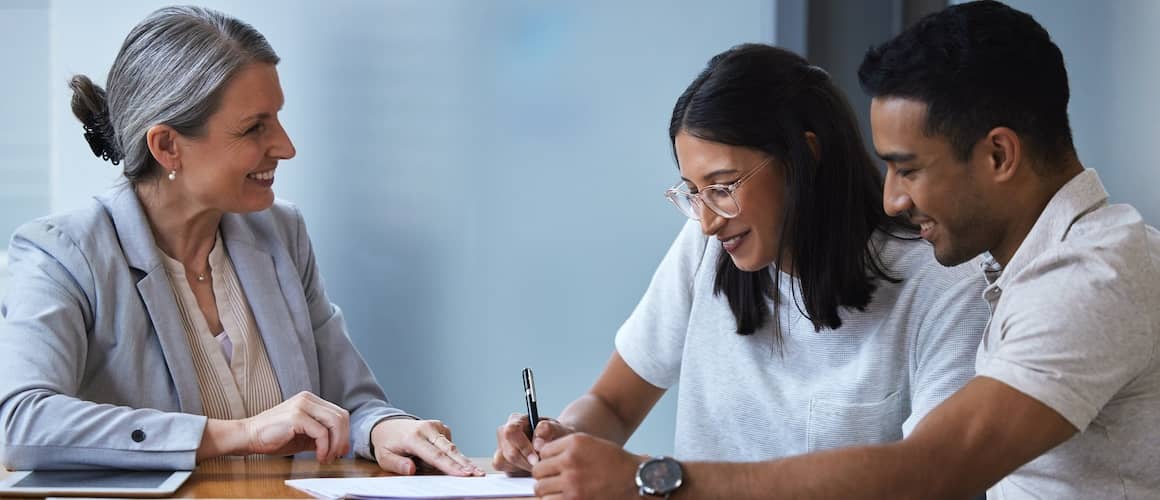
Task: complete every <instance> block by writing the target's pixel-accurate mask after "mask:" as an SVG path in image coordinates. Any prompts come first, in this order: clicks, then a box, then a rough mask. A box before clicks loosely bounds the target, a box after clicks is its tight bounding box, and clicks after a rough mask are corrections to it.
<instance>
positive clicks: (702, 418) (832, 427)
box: [616, 222, 988, 461]
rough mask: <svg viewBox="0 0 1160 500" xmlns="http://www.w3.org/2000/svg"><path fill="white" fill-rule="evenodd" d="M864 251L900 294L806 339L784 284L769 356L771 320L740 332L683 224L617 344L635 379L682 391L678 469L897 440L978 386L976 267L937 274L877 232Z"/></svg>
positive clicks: (713, 246)
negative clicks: (871, 249)
mask: <svg viewBox="0 0 1160 500" xmlns="http://www.w3.org/2000/svg"><path fill="white" fill-rule="evenodd" d="M871 244H872V245H875V246H876V248H879V249H880V254H881V257H882V262H883V263H884V264H885V265H886V267H887V269H888V270H889V271H890V274H891V275H892V276H894V277H896V278H902V282H900V283H897V284H894V283H888V282H885V281H879V283H878V290H877V291H876V292H875V293H874V296H873V299H872V301H871V302H870V304H869V305H868V306H867V307H866V310H865V311H864V312H861V311H857V310H855V309H843V310H841V312H840V314H841V317H842V327H841V328H839V329H838V330H829V329H823V330H822V331H821V332H816V331H814V328H813V325H812V324H811V323H810V321H809V320H808V319H806V318H805V317H803V315H802V313H801V312H800V311H799V308H798V307H795V306H794V302H793V299H792V298H790V297H791V295H790V293H791V291H792V290H793V288H791V287H798V292H797V294H796V296H797V298H798V301H799V303H800V301H801V296H802V295H801V291H800V284H799V283H798V282H797V281H795V280H793V279H792V278H791V277H790V276H788V275H785V274H783V275H782V280H781V284H782V285H781V289H780V290H779V291H778V293H781V294H782V304H783V307H782V308H781V309H782V310H781V311H779V314H781V322H782V329H783V333H782V335H783V339H784V343H783V350H782V351H781V353H780V354H779V352H778V351H777V350H776V348H775V346H774V344H773V336H772V335H773V333H772V325H771V323H773V322H772V321H769V322H768V323H769V324H767V325H766V326H765V327H764V328H762V329H759V330H758V331H757V332H755V333H754V334H752V335H748V336H741V335H738V334H737V333H736V320H735V319H734V317H733V313H732V312H731V310H730V309H729V304H728V301H727V299H726V298H725V296H724V295H714V294H713V280H714V276H715V275H716V262H717V258H718V256H719V255H720V253H721V252H722V249H721V243H720V242H719V241H717V239H716V238H707V237H706V236H704V235H703V234H701V230H700V226H699V225H698V224H697V223H696V222H690V223H688V224H686V225H685V227H684V229H683V230H682V231H681V233H680V235H678V236H677V239H676V241H675V242H674V243H673V245H672V248H671V249H670V250H669V252H668V254H667V255H666V256H665V258H664V260H663V261H662V262H661V265H660V268H659V269H657V272H656V274H655V275H654V276H653V279H652V283H651V284H650V285H649V288H648V291H647V292H645V295H644V298H642V299H641V301H640V304H639V305H637V307H636V310H635V311H633V313H632V315H631V316H630V317H629V318H628V320H627V321H626V322H625V323H624V325H623V326H622V327H621V328H620V331H619V332H617V335H616V349H617V352H618V353H619V354H620V356H621V357H623V358H624V360H625V362H626V363H628V366H629V367H631V368H632V369H633V371H635V372H636V373H637V374H638V375H640V376H641V377H642V378H643V379H645V380H646V381H648V382H649V383H650V384H653V385H655V386H657V387H661V388H666V389H667V388H669V387H672V386H673V384H676V383H678V382H679V383H680V384H679V393H678V397H677V425H676V442H675V455H676V456H677V458H679V459H684V460H730V461H756V460H765V459H772V458H777V457H784V456H788V455H796V454H801V453H805V452H809V451H815V450H823V449H829V448H836V447H841V446H849V445H858V444H869V443H881V442H888V441H896V440H898V439H901V438H902V437H903V436H904V435H905V434H907V433H909V432H910V430H911V429H913V427H914V425H915V424H916V423H917V422H918V421H919V420H921V418H922V416H923V415H925V414H926V413H927V412H928V411H930V410H931V409H932V408H934V407H935V406H937V405H938V404H939V403H940V402H942V400H943V399H945V398H946V397H948V396H950V395H951V394H952V393H953V392H955V391H956V390H958V389H959V388H960V387H962V385H963V384H965V383H966V382H967V381H968V380H969V379H970V378H971V377H972V375H974V369H973V367H974V359H975V350H976V348H977V347H978V343H979V339H980V336H981V335H982V333H983V328H984V326H985V325H986V322H987V316H988V310H987V306H986V304H985V303H984V302H983V301H981V300H979V296H980V294H981V293H982V290H983V286H984V284H985V283H984V281H983V280H982V279H980V278H979V275H978V270H977V268H976V266H977V263H974V264H971V263H968V264H964V265H962V266H958V267H954V268H945V267H943V266H941V265H939V264H938V263H937V262H936V261H935V260H934V256H933V252H931V248H930V246H929V244H927V243H925V242H923V241H920V240H919V241H914V240H900V239H897V238H893V237H890V236H887V235H885V234H882V233H877V234H875V236H874V238H872V240H871ZM771 272H777V271H771ZM769 303H770V305H771V306H772V301H770V302H769ZM803 310H804V309H803Z"/></svg>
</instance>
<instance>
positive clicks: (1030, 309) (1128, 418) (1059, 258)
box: [976, 170, 1160, 500]
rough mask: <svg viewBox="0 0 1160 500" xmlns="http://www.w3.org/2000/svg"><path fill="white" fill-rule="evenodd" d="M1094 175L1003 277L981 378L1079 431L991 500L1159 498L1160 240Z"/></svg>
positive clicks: (982, 350)
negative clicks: (1036, 403)
mask: <svg viewBox="0 0 1160 500" xmlns="http://www.w3.org/2000/svg"><path fill="white" fill-rule="evenodd" d="M1107 199H1108V194H1107V192H1106V191H1105V190H1104V186H1103V184H1102V183H1100V180H1099V176H1097V175H1096V172H1095V171H1094V170H1087V171H1085V172H1083V173H1081V174H1079V175H1077V176H1076V177H1075V178H1073V179H1072V180H1071V181H1069V182H1068V183H1067V184H1066V185H1064V187H1063V188H1062V189H1060V190H1059V192H1058V193H1056V194H1055V196H1054V197H1053V198H1052V200H1051V202H1049V203H1048V204H1047V207H1045V208H1044V210H1043V213H1042V214H1041V215H1040V216H1039V219H1038V220H1037V221H1036V223H1035V226H1034V227H1032V228H1031V231H1030V232H1029V233H1028V234H1027V237H1026V238H1025V239H1024V240H1023V244H1022V245H1020V246H1019V250H1018V251H1016V252H1015V255H1014V256H1012V257H1011V261H1010V262H1008V263H1007V266H1006V267H1005V268H1003V269H1001V270H1000V269H998V268H997V264H996V263H994V261H991V262H990V263H986V264H987V265H986V266H985V267H984V273H985V274H986V276H987V280H988V281H989V282H990V283H991V284H990V285H989V286H988V287H987V288H986V291H985V292H984V298H985V299H986V300H987V302H988V303H989V304H990V305H991V307H992V309H993V310H994V315H993V316H992V318H991V323H990V325H989V327H988V330H987V333H986V336H985V337H984V339H983V343H982V344H981V345H980V347H979V353H978V361H977V365H976V369H977V370H978V374H979V375H980V376H985V377H990V378H993V379H996V380H999V381H1001V382H1003V383H1005V384H1007V385H1009V386H1011V387H1013V388H1015V389H1017V390H1019V391H1020V392H1022V393H1024V394H1027V395H1028V396H1031V397H1033V398H1035V399H1037V400H1039V401H1041V402H1042V403H1043V404H1045V405H1047V406H1049V407H1051V408H1052V409H1053V410H1055V411H1056V412H1058V413H1059V414H1060V415H1062V416H1063V417H1064V418H1065V419H1067V420H1068V422H1071V424H1072V425H1074V426H1075V427H1076V428H1077V429H1079V430H1080V433H1079V434H1076V435H1075V436H1073V437H1072V438H1071V439H1069V440H1067V441H1066V442H1064V443H1063V444H1061V445H1059V446H1057V447H1055V448H1053V449H1052V450H1050V451H1048V452H1047V453H1045V454H1043V455H1042V456H1040V457H1039V458H1036V459H1035V460H1032V461H1031V462H1028V463H1027V464H1025V465H1024V466H1023V467H1021V468H1019V469H1018V470H1016V471H1015V472H1014V473H1012V474H1011V475H1009V476H1007V477H1006V478H1004V479H1003V480H1002V481H999V483H997V484H996V485H995V486H994V487H992V488H991V489H990V490H989V491H988V492H987V497H988V498H992V499H1004V500H1011V499H1032V498H1042V499H1060V498H1083V499H1088V498H1099V499H1113V498H1160V361H1158V356H1157V350H1158V349H1160V233H1158V232H1157V231H1156V229H1155V228H1152V227H1149V226H1147V225H1145V224H1144V222H1143V220H1142V219H1141V218H1140V214H1139V213H1138V212H1136V210H1135V209H1133V208H1132V207H1130V206H1127V205H1108V203H1107Z"/></svg>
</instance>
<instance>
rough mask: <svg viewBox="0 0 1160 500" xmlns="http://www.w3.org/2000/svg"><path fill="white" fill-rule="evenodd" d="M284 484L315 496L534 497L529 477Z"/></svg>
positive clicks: (295, 481) (296, 481)
mask: <svg viewBox="0 0 1160 500" xmlns="http://www.w3.org/2000/svg"><path fill="white" fill-rule="evenodd" d="M286 484H287V485H288V486H290V487H292V488H295V489H298V490H302V491H304V492H306V493H308V494H310V495H313V496H315V497H317V498H364V499H377V498H394V499H403V498H503V497H509V498H510V497H531V496H535V493H533V491H532V487H533V485H534V484H535V480H534V479H532V478H530V477H507V476H506V475H503V474H488V475H486V476H483V477H453V476H393V477H342V478H320V479H291V480H288V481H286Z"/></svg>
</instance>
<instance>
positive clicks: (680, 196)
mask: <svg viewBox="0 0 1160 500" xmlns="http://www.w3.org/2000/svg"><path fill="white" fill-rule="evenodd" d="M770 162H771V160H769V159H766V160H764V161H762V162H761V163H760V164H758V165H757V166H756V167H754V168H753V170H750V171H749V172H748V173H746V174H745V175H743V176H741V178H740V179H737V180H736V181H733V182H732V183H730V184H713V185H711V186H705V187H704V188H702V189H701V191H700V192H697V193H691V192H689V191H688V186H687V185H686V184H685V183H684V182H678V183H677V184H675V185H674V186H673V187H671V188H668V189H666V190H665V198H666V199H668V200H669V202H671V203H672V204H673V205H674V206H676V207H677V210H680V211H681V213H682V214H684V215H685V216H686V217H688V218H690V219H693V220H698V221H699V220H701V212H702V210H704V207H709V210H712V211H713V213H715V214H717V215H719V216H721V217H724V218H726V219H732V218H734V217H737V216H738V215H741V203H740V202H739V201H737V195H736V194H735V193H736V191H737V190H738V189H739V188H740V187H741V185H742V184H743V183H744V182H745V181H747V180H749V178H751V177H753V176H754V175H755V174H757V172H759V171H760V170H761V169H762V168H765V166H766V165H769V164H770Z"/></svg>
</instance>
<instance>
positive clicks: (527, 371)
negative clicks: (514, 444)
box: [524, 368, 540, 440]
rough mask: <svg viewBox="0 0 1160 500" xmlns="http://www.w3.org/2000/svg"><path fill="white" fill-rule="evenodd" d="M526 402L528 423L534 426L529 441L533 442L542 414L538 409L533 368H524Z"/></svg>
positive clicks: (529, 433) (529, 434)
mask: <svg viewBox="0 0 1160 500" xmlns="http://www.w3.org/2000/svg"><path fill="white" fill-rule="evenodd" d="M524 400H525V401H527V402H528V421H529V422H531V424H532V426H531V430H530V431H528V440H531V439H532V436H534V435H535V434H536V423H537V422H539V420H540V412H539V409H538V408H536V381H535V379H533V378H532V369H531V368H524Z"/></svg>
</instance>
